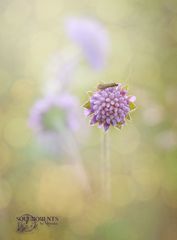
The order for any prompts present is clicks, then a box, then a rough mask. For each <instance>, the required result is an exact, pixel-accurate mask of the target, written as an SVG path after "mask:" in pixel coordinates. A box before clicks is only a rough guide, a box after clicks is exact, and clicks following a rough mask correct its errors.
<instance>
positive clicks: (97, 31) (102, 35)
mask: <svg viewBox="0 0 177 240" xmlns="http://www.w3.org/2000/svg"><path fill="white" fill-rule="evenodd" d="M66 31H67V33H68V35H69V37H70V38H71V39H72V40H73V41H74V42H75V43H76V44H78V45H79V47H80V48H81V49H82V51H83V53H84V55H85V57H86V59H87V60H88V62H89V63H90V65H91V66H92V67H93V68H95V69H101V68H103V67H104V66H105V63H106V58H107V55H108V51H109V42H110V41H109V36H108V33H107V31H106V29H105V28H104V26H103V25H102V24H101V23H100V22H98V21H96V20H93V19H89V18H76V17H72V18H69V19H68V20H67V22H66Z"/></svg>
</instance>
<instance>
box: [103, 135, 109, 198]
mask: <svg viewBox="0 0 177 240" xmlns="http://www.w3.org/2000/svg"><path fill="white" fill-rule="evenodd" d="M101 152H102V154H101V155H102V159H101V166H102V167H101V168H102V174H101V175H102V176H101V178H102V179H101V182H102V190H103V194H104V195H105V197H106V198H107V199H108V200H109V199H110V198H111V179H110V178H111V163H110V154H109V136H108V133H104V135H103V141H102V150H101Z"/></svg>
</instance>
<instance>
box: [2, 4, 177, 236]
mask: <svg viewBox="0 0 177 240" xmlns="http://www.w3.org/2000/svg"><path fill="white" fill-rule="evenodd" d="M69 16H93V17H96V18H98V19H99V20H100V21H101V22H102V23H103V24H104V25H105V27H106V28H107V30H108V32H109V34H110V37H111V44H112V52H111V55H110V57H109V61H108V65H107V67H106V68H105V69H104V70H103V71H101V72H94V71H93V70H92V69H91V68H90V67H88V65H87V64H86V62H82V64H80V67H79V68H78V71H77V73H76V75H75V79H74V81H73V82H72V83H71V86H70V88H71V90H72V93H73V94H75V95H77V96H78V97H79V98H80V100H81V102H82V101H84V100H85V99H86V94H85V93H86V91H88V90H92V89H94V88H95V86H96V85H97V83H98V82H99V81H105V82H110V81H121V82H125V83H126V84H128V85H129V87H130V92H131V93H132V94H134V95H136V96H137V107H138V108H137V111H136V112H135V113H133V114H132V118H133V120H132V121H131V122H130V123H128V124H127V126H125V127H124V129H123V130H122V131H116V130H111V131H110V134H109V140H110V159H111V164H112V171H111V180H112V181H111V184H112V198H111V200H110V201H106V200H105V199H104V197H103V196H101V194H100V178H99V171H100V165H99V164H100V142H101V135H102V132H101V130H100V129H97V128H96V127H95V128H90V127H89V124H88V121H87V120H86V124H87V126H88V130H89V131H90V134H89V136H88V138H87V139H86V141H85V142H84V143H83V144H82V146H81V149H82V152H81V155H82V158H83V164H84V166H85V168H86V170H87V172H88V176H89V180H90V182H91V187H92V193H91V194H90V193H88V192H85V191H83V189H82V185H81V183H80V182H79V180H78V178H77V177H76V176H75V175H74V174H73V171H72V165H70V164H68V161H67V158H68V156H66V157H65V156H63V157H62V159H60V157H58V158H56V157H55V159H53V158H52V157H51V156H50V155H47V154H45V153H41V150H39V149H38V148H37V147H36V145H35V137H34V135H33V134H32V132H31V129H29V128H28V126H27V119H28V114H29V110H30V108H31V106H32V105H33V104H34V102H35V100H36V99H37V98H39V97H40V96H41V89H42V88H43V84H44V81H46V79H45V68H46V66H47V64H48V61H49V58H50V57H51V55H52V54H54V53H55V52H59V51H62V50H63V49H72V50H71V51H73V49H74V48H75V47H74V44H73V43H72V42H71V41H70V40H69V39H68V37H67V36H66V34H65V29H64V21H65V18H66V17H69ZM67 51H68V50H67ZM69 51H70V50H69ZM176 76H177V2H176V1H175V0H168V1H167V0H149V1H145V0H144V1H143V0H142V1H140V0H139V1H137V0H109V1H108V0H89V1H88V0H63V1H62V0H50V1H49V0H28V1H27V0H26V1H25V0H11V1H10V0H1V1H0V239H1V240H21V239H30V240H31V239H32V240H35V239H36V240H40V239H41V240H49V239H50V240H55V239H61V240H80V239H82V240H107V239H109V240H114V239H115V240H117V239H120V240H149V239H151V240H176V239H177V228H176V225H177V148H176V147H177V134H176V133H177V120H176V119H177V112H176V106H177V97H176V92H177V86H176V82H177V77H176ZM83 119H84V116H83ZM61 162H62V164H61ZM24 213H30V214H33V215H39V216H47V215H57V216H61V217H63V218H64V220H63V222H62V223H61V224H59V226H57V227H56V226H51V227H47V226H39V229H38V230H37V231H33V232H32V233H26V234H19V233H17V232H16V217H17V216H20V215H22V214H24Z"/></svg>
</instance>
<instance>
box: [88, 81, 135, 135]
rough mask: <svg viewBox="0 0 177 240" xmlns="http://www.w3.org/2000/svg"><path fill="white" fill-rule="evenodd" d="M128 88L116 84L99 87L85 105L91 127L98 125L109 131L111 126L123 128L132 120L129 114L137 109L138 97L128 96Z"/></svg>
mask: <svg viewBox="0 0 177 240" xmlns="http://www.w3.org/2000/svg"><path fill="white" fill-rule="evenodd" d="M126 88H127V87H122V86H121V84H116V83H110V84H100V85H98V90H97V91H96V92H94V93H93V94H92V95H91V97H90V99H89V101H88V102H87V103H86V104H84V108H85V114H86V116H91V121H90V124H91V125H94V124H96V123H98V125H99V127H103V128H104V130H105V131H107V130H108V129H109V127H110V126H111V125H112V126H114V127H117V128H121V127H122V126H123V125H124V124H125V120H126V119H130V115H129V113H130V112H131V111H132V110H134V109H135V108H136V106H135V105H134V103H133V102H134V101H135V100H136V97H135V96H128V95H127V89H126Z"/></svg>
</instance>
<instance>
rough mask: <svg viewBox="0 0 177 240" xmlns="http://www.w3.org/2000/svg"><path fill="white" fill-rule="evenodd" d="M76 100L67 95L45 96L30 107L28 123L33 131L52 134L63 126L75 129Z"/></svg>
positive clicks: (76, 116) (59, 130)
mask: <svg viewBox="0 0 177 240" xmlns="http://www.w3.org/2000/svg"><path fill="white" fill-rule="evenodd" d="M77 110H78V102H77V100H76V99H75V98H74V97H73V96H71V95H69V94H62V95H59V96H47V97H44V98H43V99H41V100H39V101H37V102H36V104H35V105H34V106H33V108H32V109H31V113H30V117H29V125H30V127H31V128H32V129H33V130H34V132H35V133H39V134H41V133H42V134H46V135H50V136H51V135H52V134H54V135H55V134H56V133H57V132H61V131H63V130H64V129H65V128H67V129H69V130H71V131H77V130H78V128H79V121H78V111H77Z"/></svg>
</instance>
